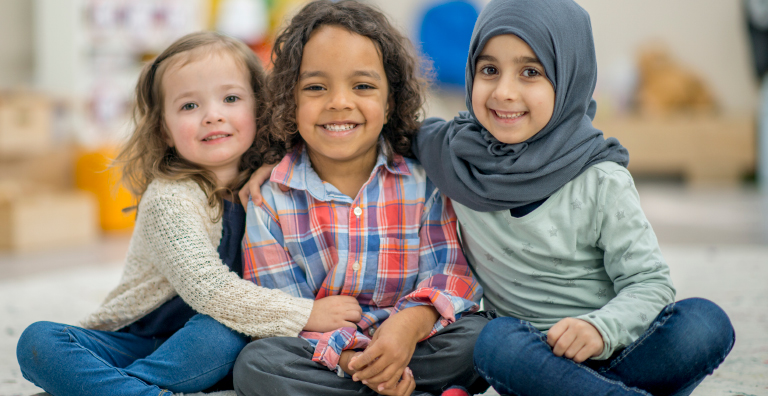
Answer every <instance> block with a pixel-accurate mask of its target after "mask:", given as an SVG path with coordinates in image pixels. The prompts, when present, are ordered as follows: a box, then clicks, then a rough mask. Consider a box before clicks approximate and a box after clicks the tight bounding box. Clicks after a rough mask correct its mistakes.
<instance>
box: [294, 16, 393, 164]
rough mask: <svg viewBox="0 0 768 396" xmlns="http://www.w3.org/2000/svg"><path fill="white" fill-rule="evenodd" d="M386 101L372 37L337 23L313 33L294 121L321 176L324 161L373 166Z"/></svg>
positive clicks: (301, 73)
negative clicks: (339, 25)
mask: <svg viewBox="0 0 768 396" xmlns="http://www.w3.org/2000/svg"><path fill="white" fill-rule="evenodd" d="M387 100H388V84H387V77H386V74H385V72H384V65H383V63H382V60H381V55H380V54H379V51H378V50H377V48H376V45H375V44H374V43H373V41H371V40H370V39H369V38H367V37H364V36H361V35H358V34H355V33H351V32H349V31H348V30H345V29H343V28H340V27H337V26H323V27H321V28H320V29H318V30H316V31H315V32H314V33H313V34H312V36H311V37H310V39H309V41H307V43H306V45H305V46H304V51H303V56H302V59H301V67H300V69H299V82H298V84H297V85H296V124H297V125H298V129H299V134H301V137H302V139H304V142H306V144H307V150H308V152H309V156H310V159H311V160H312V165H313V166H314V167H315V170H316V171H318V173H319V174H321V177H322V172H321V169H322V168H323V167H324V166H326V165H329V166H333V167H338V166H350V167H357V166H361V164H362V165H364V166H366V167H367V166H370V167H371V168H372V167H373V165H374V164H375V162H376V156H377V146H378V139H379V134H380V133H381V129H382V127H383V126H384V124H385V122H386V113H387V108H388V107H387Z"/></svg>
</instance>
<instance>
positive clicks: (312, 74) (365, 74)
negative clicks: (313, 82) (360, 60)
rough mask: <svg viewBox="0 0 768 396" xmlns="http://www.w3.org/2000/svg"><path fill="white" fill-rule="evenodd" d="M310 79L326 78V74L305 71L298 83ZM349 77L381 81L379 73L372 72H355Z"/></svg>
mask: <svg viewBox="0 0 768 396" xmlns="http://www.w3.org/2000/svg"><path fill="white" fill-rule="evenodd" d="M311 77H328V74H327V73H325V72H323V71H319V70H318V71H307V72H304V73H301V75H299V81H301V80H303V79H305V78H311ZM351 77H370V78H373V79H374V80H378V81H381V76H380V75H379V73H376V72H375V71H373V70H356V71H355V72H354V73H352V76H351Z"/></svg>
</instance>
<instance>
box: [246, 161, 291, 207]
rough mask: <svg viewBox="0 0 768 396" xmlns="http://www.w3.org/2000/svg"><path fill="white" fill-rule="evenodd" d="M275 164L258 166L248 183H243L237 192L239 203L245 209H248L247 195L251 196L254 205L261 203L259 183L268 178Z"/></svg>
mask: <svg viewBox="0 0 768 396" xmlns="http://www.w3.org/2000/svg"><path fill="white" fill-rule="evenodd" d="M275 166H277V164H276V163H275V164H264V165H262V166H261V167H259V169H256V172H253V174H252V175H251V178H250V179H249V180H248V183H245V185H244V186H243V188H241V189H240V192H238V193H237V196H238V197H239V198H240V203H241V204H242V205H243V207H244V208H245V210H248V197H249V196H250V197H252V198H253V204H254V205H255V206H259V205H261V198H262V197H261V185H262V184H264V182H265V181H267V180H269V177H270V175H271V174H272V169H275ZM281 189H282V188H281Z"/></svg>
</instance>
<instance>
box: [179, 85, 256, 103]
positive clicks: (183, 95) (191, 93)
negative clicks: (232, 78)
mask: <svg viewBox="0 0 768 396" xmlns="http://www.w3.org/2000/svg"><path fill="white" fill-rule="evenodd" d="M221 88H222V89H224V90H226V91H228V90H230V89H244V90H246V91H247V88H245V87H243V86H242V85H240V84H224V85H222V86H221ZM195 93H196V91H185V92H182V93H181V94H179V95H176V96H174V97H173V98H171V103H176V102H178V101H180V100H182V99H185V98H188V97H190V96H195Z"/></svg>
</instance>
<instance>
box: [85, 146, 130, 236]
mask: <svg viewBox="0 0 768 396" xmlns="http://www.w3.org/2000/svg"><path fill="white" fill-rule="evenodd" d="M116 155H117V152H116V150H114V149H112V148H102V149H99V150H96V151H90V152H84V153H82V154H80V155H78V157H77V161H76V163H75V186H76V187H77V188H79V189H81V190H85V191H90V192H92V193H94V194H95V195H96V198H97V200H98V201H99V223H100V224H101V229H102V230H104V231H116V230H126V229H129V228H131V227H133V223H134V218H135V217H136V212H133V211H132V212H128V213H123V211H122V210H123V209H124V208H127V207H129V206H132V205H134V200H133V197H132V196H131V194H130V193H129V192H128V190H126V189H125V188H123V187H122V186H118V184H119V182H120V172H119V171H118V170H117V169H115V168H109V164H110V162H111V161H112V159H113V158H115V156H116Z"/></svg>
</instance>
